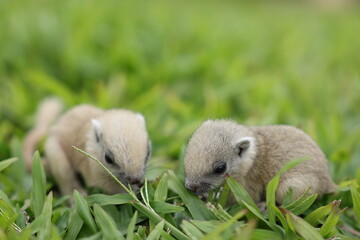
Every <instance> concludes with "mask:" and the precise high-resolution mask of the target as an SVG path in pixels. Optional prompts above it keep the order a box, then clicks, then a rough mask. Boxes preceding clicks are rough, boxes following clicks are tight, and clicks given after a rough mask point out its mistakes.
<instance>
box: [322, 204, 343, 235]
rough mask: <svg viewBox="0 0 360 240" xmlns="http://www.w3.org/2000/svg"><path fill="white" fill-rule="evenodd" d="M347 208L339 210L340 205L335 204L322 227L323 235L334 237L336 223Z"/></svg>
mask: <svg viewBox="0 0 360 240" xmlns="http://www.w3.org/2000/svg"><path fill="white" fill-rule="evenodd" d="M345 210H346V208H344V209H343V210H341V211H339V205H334V207H333V209H332V210H331V213H330V214H329V216H328V217H327V218H326V220H325V222H324V224H323V225H322V226H321V228H320V234H321V236H323V237H324V238H332V237H333V236H334V235H335V233H336V231H337V230H336V224H337V223H338V221H339V218H340V216H341V214H343V212H344V211H345Z"/></svg>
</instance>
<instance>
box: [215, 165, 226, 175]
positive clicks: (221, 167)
mask: <svg viewBox="0 0 360 240" xmlns="http://www.w3.org/2000/svg"><path fill="white" fill-rule="evenodd" d="M225 170H226V163H222V164H220V165H218V166H217V167H216V168H215V169H214V171H213V172H214V173H215V174H217V175H220V174H223V173H224V172H225Z"/></svg>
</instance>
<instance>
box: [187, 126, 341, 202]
mask: <svg viewBox="0 0 360 240" xmlns="http://www.w3.org/2000/svg"><path fill="white" fill-rule="evenodd" d="M303 157H308V159H307V160H306V161H304V162H302V163H300V164H299V165H297V166H296V167H294V168H293V169H291V170H289V171H287V172H285V173H284V174H282V175H281V178H280V182H279V185H278V188H277V191H276V201H277V202H278V203H282V201H283V199H284V197H285V195H286V193H287V192H288V191H289V190H290V189H292V197H293V199H297V198H298V197H300V196H301V195H303V194H304V193H305V192H306V191H307V190H308V189H310V191H309V193H311V194H314V193H317V194H318V195H319V196H321V195H323V194H325V193H330V192H333V191H335V189H336V185H335V184H334V183H333V181H332V179H331V177H330V175H329V172H328V164H327V160H326V158H325V156H324V154H323V152H322V151H321V150H320V148H319V147H318V145H317V144H316V143H315V142H314V141H313V140H312V139H311V138H310V137H309V136H308V135H307V134H305V133H304V132H303V131H301V130H300V129H297V128H295V127H291V126H284V125H272V126H244V125H240V124H238V123H236V122H234V121H230V120H208V121H206V122H204V123H203V124H202V125H201V126H200V127H199V128H198V129H197V130H196V131H195V133H194V134H193V135H192V137H191V138H190V140H189V143H188V145H187V148H186V151H185V156H184V164H185V174H186V179H185V186H186V188H188V189H189V190H191V191H193V192H194V193H195V194H196V195H199V196H204V195H206V194H207V193H208V192H209V191H210V190H212V189H214V188H217V187H219V186H221V185H222V184H223V183H224V181H225V178H226V176H232V177H233V178H234V179H235V180H237V181H238V182H239V183H241V184H242V185H243V186H244V187H245V189H246V190H247V191H248V193H249V194H250V196H251V197H252V199H253V200H254V201H255V202H256V203H260V202H263V201H265V196H266V186H267V184H268V183H269V181H270V180H271V179H272V178H273V177H274V176H275V174H276V173H277V172H278V171H279V170H280V169H281V168H282V166H284V165H285V164H286V163H287V162H289V161H291V160H294V159H299V158H303Z"/></svg>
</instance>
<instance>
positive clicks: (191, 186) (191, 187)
mask: <svg viewBox="0 0 360 240" xmlns="http://www.w3.org/2000/svg"><path fill="white" fill-rule="evenodd" d="M185 187H186V188H187V189H189V190H190V191H192V192H193V193H196V192H197V191H198V189H199V186H198V185H196V184H190V183H187V184H186V185H185Z"/></svg>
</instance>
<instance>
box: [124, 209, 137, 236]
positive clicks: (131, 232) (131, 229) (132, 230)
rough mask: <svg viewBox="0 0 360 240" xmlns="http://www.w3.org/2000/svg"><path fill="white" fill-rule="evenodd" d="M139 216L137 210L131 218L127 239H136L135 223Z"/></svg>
mask: <svg viewBox="0 0 360 240" xmlns="http://www.w3.org/2000/svg"><path fill="white" fill-rule="evenodd" d="M137 217H138V212H137V211H135V213H134V216H133V217H132V218H131V221H130V223H129V226H128V228H127V235H126V240H133V239H134V235H135V234H134V231H135V224H136V219H137Z"/></svg>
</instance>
